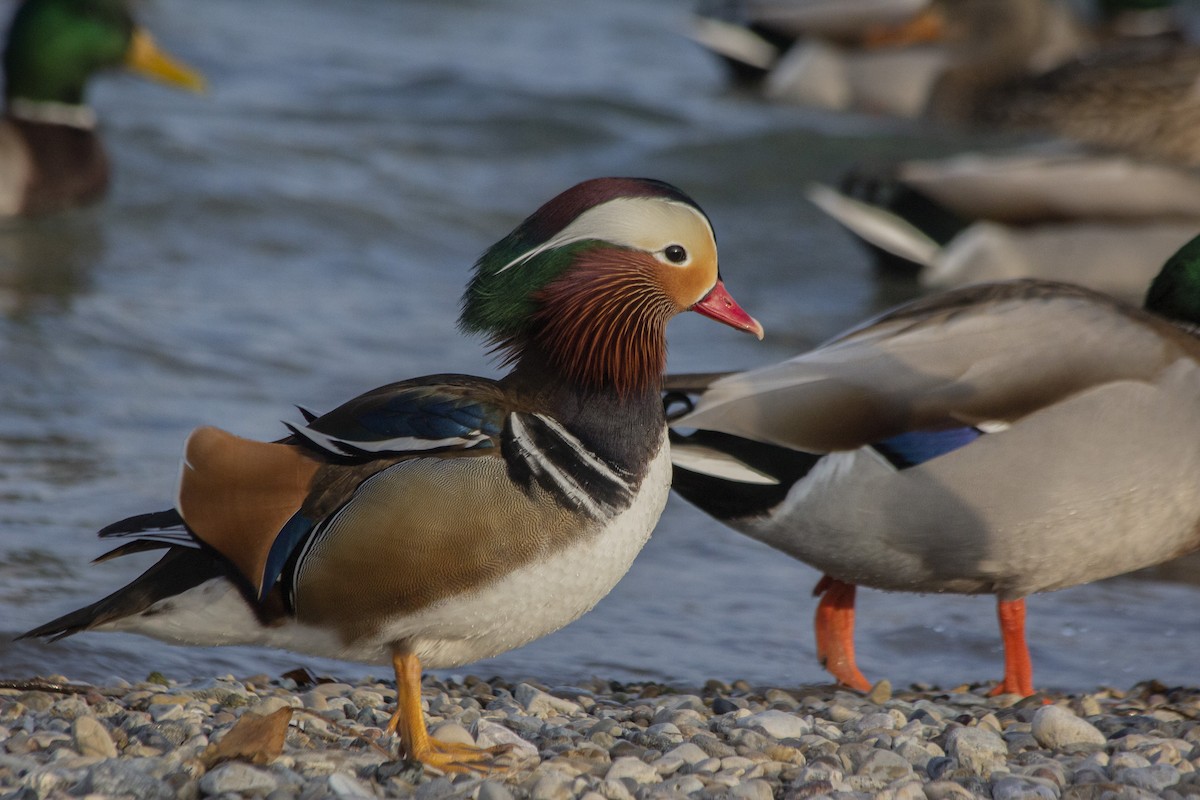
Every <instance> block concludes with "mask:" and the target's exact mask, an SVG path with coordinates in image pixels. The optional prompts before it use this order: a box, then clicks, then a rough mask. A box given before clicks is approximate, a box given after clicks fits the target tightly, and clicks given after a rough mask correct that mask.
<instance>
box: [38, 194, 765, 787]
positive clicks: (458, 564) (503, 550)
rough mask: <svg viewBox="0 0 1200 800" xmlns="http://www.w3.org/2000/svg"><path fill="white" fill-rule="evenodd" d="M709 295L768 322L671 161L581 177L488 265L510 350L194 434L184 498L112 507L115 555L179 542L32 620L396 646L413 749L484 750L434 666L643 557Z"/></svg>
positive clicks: (367, 650) (497, 327)
mask: <svg viewBox="0 0 1200 800" xmlns="http://www.w3.org/2000/svg"><path fill="white" fill-rule="evenodd" d="M686 310H691V311H696V312H699V313H700V314H702V315H705V316H708V317H711V318H712V319H715V320H718V321H720V322H723V323H726V324H728V325H731V326H733V327H734V328H737V329H740V330H743V331H748V332H752V333H754V334H755V335H757V336H759V337H760V338H761V336H762V327H761V326H760V325H759V324H758V322H757V321H755V320H754V319H753V318H752V317H750V316H749V315H747V314H746V313H745V312H744V311H743V310H742V309H741V308H740V307H739V306H738V304H737V303H736V302H735V301H734V300H733V298H732V297H730V295H729V293H728V292H727V291H726V290H725V288H724V284H723V282H722V281H721V278H720V276H719V274H718V272H717V250H716V243H715V240H714V238H713V230H712V227H711V225H710V223H709V220H708V217H707V216H706V215H705V214H704V212H703V211H701V209H700V207H699V206H697V205H696V203H695V202H694V201H693V200H691V199H690V198H689V197H688V196H687V195H685V194H684V193H683V192H681V191H679V190H678V189H676V188H675V187H673V186H671V185H669V184H666V183H662V182H659V181H654V180H642V179H624V178H601V179H595V180H589V181H585V182H583V183H581V184H579V185H577V186H575V187H573V188H571V189H568V190H567V191H565V192H563V193H562V194H560V195H558V196H557V197H555V198H554V199H552V200H550V201H549V202H547V203H546V204H545V205H543V206H542V207H541V208H539V209H538V210H537V211H536V212H534V213H533V214H532V215H531V216H530V217H529V218H527V219H526V220H525V221H524V222H522V223H521V224H520V225H519V226H518V227H517V228H516V229H515V230H513V231H512V232H511V233H510V234H509V235H507V236H506V237H505V238H503V239H502V240H500V242H498V243H497V244H495V245H493V246H492V247H491V248H490V249H488V250H487V251H486V252H485V253H484V254H483V256H482V257H480V259H479V260H478V262H477V263H476V264H475V270H474V275H473V277H472V279H471V280H470V283H469V285H468V287H467V289H466V291H465V293H464V295H463V302H462V310H461V316H460V326H461V328H462V329H463V330H464V331H466V332H470V333H477V334H482V335H483V336H484V337H486V339H487V340H488V341H489V342H490V343H491V344H492V345H493V346H494V348H495V349H496V350H497V351H498V352H499V353H501V354H503V357H504V360H505V363H507V364H509V365H511V370H510V371H509V372H508V373H507V374H506V375H505V376H504V377H502V378H500V379H499V380H492V379H488V378H482V377H473V376H469V375H456V374H439V375H430V376H426V377H421V378H415V379H411V380H405V381H400V382H398V383H391V384H388V385H386V386H382V387H380V388H378V389H375V390H373V391H370V392H367V393H365V394H363V395H361V396H359V397H356V398H354V399H353V400H350V401H349V402H347V403H344V404H343V405H341V406H339V407H337V408H335V409H334V410H333V411H330V412H329V413H326V414H323V415H320V416H317V415H314V414H311V413H305V414H304V416H305V419H304V421H303V422H299V423H295V424H289V425H288V426H287V427H288V429H289V430H290V435H289V436H287V437H286V438H283V439H281V440H279V441H275V442H258V441H251V440H248V439H243V438H240V437H238V436H235V435H233V434H230V433H226V432H224V431H221V430H218V429H216V428H211V427H204V428H200V429H198V430H196V431H194V432H193V433H192V434H191V436H190V437H189V438H188V440H187V443H186V445H185V451H184V457H183V466H182V475H181V478H180V481H179V488H178V494H177V500H176V504H175V507H174V508H173V509H171V510H168V511H161V512H154V513H149V514H143V515H139V516H135V517H131V518H129V519H126V520H122V521H120V522H117V523H115V524H113V525H110V526H108V527H107V528H105V529H104V530H102V531H101V532H100V535H101V536H104V537H123V538H131V541H129V542H128V543H126V544H125V545H123V546H121V547H118V548H117V549H116V550H114V551H112V552H110V553H108V554H107V555H105V556H102V558H109V557H113V556H119V555H125V554H127V553H131V552H138V551H142V550H146V549H155V548H165V549H166V553H165V555H163V556H162V558H161V559H160V560H159V561H158V562H157V563H156V564H155V565H154V566H152V567H151V568H150V569H149V570H148V571H147V572H145V573H144V574H143V575H141V576H140V577H138V578H137V579H136V580H134V581H133V582H132V583H130V584H129V585H128V586H125V587H124V588H121V589H119V590H118V591H116V592H115V593H113V594H112V595H110V596H108V597H106V598H104V599H102V600H100V601H99V602H96V603H94V604H92V605H90V606H87V607H86V608H82V609H79V610H78V611H75V612H73V613H70V614H67V615H65V616H63V617H61V618H59V619H56V620H54V621H52V622H49V623H47V624H45V625H42V626H41V627H38V628H36V629H35V630H32V631H30V632H29V633H27V634H25V635H26V636H49V637H55V638H57V637H61V636H66V635H69V634H73V633H77V632H79V631H83V630H91V629H96V630H115V631H133V632H137V633H142V634H146V635H149V636H153V637H157V638H160V639H164V640H166V641H169V642H179V643H189V644H202V645H221V644H259V645H268V646H273V647H280V648H285V649H288V650H293V651H297V652H302V653H309V654H314V655H319V656H327V657H333V658H340V659H346V660H353V661H365V662H374V663H386V664H391V665H392V666H393V668H394V670H395V675H396V684H397V696H398V698H397V709H396V712H395V714H394V715H393V716H392V718H391V721H390V724H389V725H388V731H389V732H395V733H398V734H399V738H400V744H401V747H402V750H403V752H404V753H406V754H407V756H408V757H409V758H410V759H415V760H419V761H421V762H423V763H425V764H427V765H430V766H434V767H436V768H439V769H443V770H452V771H454V770H470V769H473V768H479V769H485V768H487V767H488V766H489V765H490V764H491V763H492V760H493V756H495V755H497V754H496V753H495V752H491V751H486V750H482V749H478V748H473V747H468V746H463V745H461V744H455V743H444V742H440V741H437V740H436V739H433V738H431V737H430V736H429V734H428V732H427V730H426V727H425V723H424V720H423V717H422V714H421V705H420V703H421V700H420V691H421V684H420V679H421V669H422V667H423V666H425V667H452V666H456V665H460V664H464V663H467V662H470V661H474V660H477V659H481V658H486V657H489V656H492V655H496V654H498V653H501V652H504V651H506V650H509V649H511V648H514V647H518V646H520V645H522V644H525V643H527V642H530V641H532V640H534V639H536V638H538V637H540V636H544V635H546V634H548V633H550V632H552V631H554V630H556V629H558V628H560V627H562V626H563V625H565V624H567V623H568V622H571V621H572V620H575V619H577V618H578V617H579V616H581V615H582V614H583V613H584V612H586V611H588V610H589V609H590V608H591V607H592V606H593V605H594V604H595V603H596V602H598V601H599V600H600V599H601V598H602V597H604V596H605V595H606V594H607V593H608V592H609V591H610V590H611V589H612V588H613V586H614V585H615V584H616V582H617V581H618V580H619V579H620V578H621V576H622V575H624V574H625V572H626V570H627V569H628V568H629V566H630V563H631V562H632V561H633V558H634V556H636V555H637V553H638V551H639V550H640V549H641V547H642V545H643V544H644V543H645V542H646V540H647V538H648V537H649V535H650V532H651V529H652V528H653V527H654V525H655V523H656V521H657V520H658V517H659V515H660V513H661V512H662V509H663V506H664V504H665V503H666V499H667V494H668V492H669V489H670V477H671V466H670V454H669V447H668V445H667V432H666V422H665V419H664V416H663V409H662V405H661V402H660V400H659V392H660V389H661V381H662V373H663V369H664V364H665V360H666V344H665V329H666V324H667V322H668V320H670V319H671V317H673V316H675V315H676V314H677V313H679V312H681V311H686Z"/></svg>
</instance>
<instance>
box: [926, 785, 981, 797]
mask: <svg viewBox="0 0 1200 800" xmlns="http://www.w3.org/2000/svg"><path fill="white" fill-rule="evenodd" d="M924 789H925V796H926V797H927V798H929V800H975V795H974V794H972V793H971V792H969V791H967V790H966V789H964V788H963V787H962V786H959V785H958V784H957V783H955V782H954V781H933V782H932V783H927V784H925V786H924Z"/></svg>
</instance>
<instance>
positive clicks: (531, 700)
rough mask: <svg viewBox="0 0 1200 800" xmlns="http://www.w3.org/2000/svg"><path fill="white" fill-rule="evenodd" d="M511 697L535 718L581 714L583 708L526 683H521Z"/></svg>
mask: <svg viewBox="0 0 1200 800" xmlns="http://www.w3.org/2000/svg"><path fill="white" fill-rule="evenodd" d="M513 697H514V698H516V701H517V702H518V703H520V704H521V706H522V707H524V709H525V710H526V711H528V712H529V713H530V714H533V715H534V716H535V717H550V716H554V715H556V714H581V713H583V708H581V707H580V705H579V704H578V703H576V702H574V701H571V700H565V699H563V698H561V697H555V696H554V695H552V694H549V693H548V692H543V691H542V690H541V689H537V688H534V687H533V686H530V685H529V684H528V683H522V684H520V685H518V686H517V688H516V690H514V691H513Z"/></svg>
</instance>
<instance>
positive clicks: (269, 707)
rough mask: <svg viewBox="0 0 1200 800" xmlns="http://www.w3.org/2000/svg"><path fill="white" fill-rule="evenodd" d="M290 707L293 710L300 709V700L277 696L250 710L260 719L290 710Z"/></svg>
mask: <svg viewBox="0 0 1200 800" xmlns="http://www.w3.org/2000/svg"><path fill="white" fill-rule="evenodd" d="M289 706H290V707H292V708H298V707H299V706H300V698H298V697H295V696H294V695H288V696H286V697H281V696H279V695H275V696H273V697H268V698H267V699H265V700H262V701H260V702H258V703H256V704H255V705H253V706H251V707H250V710H251V711H253V712H254V713H255V714H258V715H259V716H260V717H269V716H271V715H272V714H274V713H275V712H276V711H278V710H279V709H281V708H288V707H289Z"/></svg>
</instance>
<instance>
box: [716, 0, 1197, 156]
mask: <svg viewBox="0 0 1200 800" xmlns="http://www.w3.org/2000/svg"><path fill="white" fill-rule="evenodd" d="M1080 6H1081V4H1079V3H1069V2H1067V1H1066V0H843V1H842V2H837V0H790V1H789V0H724V2H709V3H703V4H701V6H700V8H699V10H698V12H697V15H696V18H695V20H694V23H693V28H692V38H694V39H695V40H696V41H698V42H699V43H701V44H702V45H704V46H705V47H707V48H708V49H710V50H711V51H713V52H714V53H716V54H717V55H718V56H720V57H721V59H722V61H723V62H724V63H726V64H727V65H728V66H729V67H730V70H731V72H732V74H733V76H734V77H735V79H737V80H738V81H739V82H740V83H743V84H752V85H754V86H755V87H757V88H761V90H762V92H763V94H764V95H765V96H766V97H767V98H769V99H771V100H774V101H778V102H786V103H794V104H798V105H804V106H809V107H816V108H823V109H827V110H833V111H857V112H866V113H872V114H884V115H889V116H897V117H904V118H918V117H923V116H930V117H932V118H933V119H935V120H942V121H947V120H948V121H953V122H959V123H972V124H974V123H978V124H981V125H989V126H995V125H997V124H1000V125H1002V126H1005V127H1010V128H1027V129H1033V130H1049V131H1051V132H1056V133H1060V134H1061V135H1066V136H1073V137H1076V138H1080V139H1081V140H1084V141H1098V142H1100V143H1101V144H1106V143H1108V142H1107V141H1106V139H1109V138H1113V139H1119V138H1120V137H1119V136H1116V135H1113V134H1104V133H1103V132H1099V133H1088V132H1087V130H1086V129H1087V128H1088V127H1093V126H1103V125H1110V124H1111V120H1101V121H1100V122H1099V123H1095V122H1090V121H1088V120H1086V119H1076V120H1070V119H1064V120H1062V121H1061V122H1054V121H1055V120H1057V119H1058V118H1059V117H1060V116H1062V117H1068V116H1070V115H1071V114H1072V113H1078V114H1080V115H1081V116H1084V117H1086V113H1085V112H1086V111H1087V109H1088V108H1089V106H1087V105H1086V104H1084V105H1083V107H1082V110H1078V111H1074V109H1077V108H1079V106H1078V104H1079V101H1078V100H1076V99H1075V97H1076V96H1077V95H1079V94H1081V89H1080V87H1078V86H1075V85H1074V84H1075V83H1079V82H1080V78H1079V77H1072V76H1079V75H1080V74H1081V73H1087V72H1088V70H1090V69H1091V66H1090V65H1092V64H1112V65H1113V66H1114V67H1117V73H1115V74H1113V75H1112V76H1111V77H1112V82H1111V83H1110V85H1109V86H1108V87H1107V88H1108V90H1109V92H1110V93H1113V92H1116V93H1122V94H1126V93H1127V92H1125V86H1124V84H1123V83H1122V81H1123V80H1125V79H1126V78H1127V76H1126V75H1125V74H1124V72H1123V70H1125V69H1129V68H1131V64H1130V61H1131V60H1137V59H1134V57H1133V56H1132V55H1130V54H1131V53H1139V52H1141V53H1144V52H1146V51H1150V52H1161V53H1170V54H1172V55H1170V56H1169V58H1170V59H1178V58H1181V57H1183V54H1186V53H1188V52H1189V50H1190V48H1189V47H1188V46H1186V45H1185V44H1184V43H1183V37H1182V35H1181V30H1182V25H1181V21H1180V18H1179V15H1178V14H1177V13H1176V9H1175V7H1174V3H1173V2H1171V1H1170V0H1097V2H1096V3H1095V4H1094V5H1093V6H1092V7H1091V8H1090V12H1091V13H1084V14H1081V13H1080V12H1081V8H1080ZM1083 10H1089V9H1083ZM1138 58H1141V59H1145V58H1146V56H1144V55H1143V56H1139V57H1138ZM1159 58H1167V56H1159ZM1120 64H1124V65H1125V66H1118V65H1120ZM1177 66H1178V65H1175V66H1172V65H1171V64H1163V65H1162V66H1161V67H1160V68H1161V69H1163V70H1166V69H1168V68H1176V67H1177ZM1145 68H1146V69H1147V70H1148V71H1149V72H1151V73H1152V72H1153V71H1154V69H1156V67H1155V66H1154V62H1153V60H1151V61H1150V62H1148V63H1147V64H1146V65H1145ZM1191 74H1193V75H1194V72H1193V73H1191ZM1098 77H1101V76H1098ZM1089 80H1091V78H1087V79H1086V80H1084V81H1083V82H1084V83H1086V82H1087V81H1089ZM1148 82H1149V76H1148V77H1147V79H1146V80H1145V81H1142V80H1141V79H1139V81H1138V84H1136V85H1135V87H1134V88H1135V90H1136V91H1135V92H1134V94H1136V95H1137V96H1140V97H1142V98H1144V100H1143V102H1146V103H1149V104H1155V103H1158V102H1159V101H1157V100H1155V99H1154V95H1156V92H1155V91H1154V90H1153V89H1152V87H1151V86H1149V85H1142V84H1143V83H1148ZM1058 94H1062V95H1064V97H1062V98H1061V99H1060V98H1057V97H1056V95H1058ZM1123 102H1125V103H1130V104H1133V103H1135V102H1136V100H1135V99H1133V98H1127V99H1126V100H1124V101H1123ZM1100 103H1102V100H1101V101H1099V102H1098V104H1097V105H1100ZM1051 122H1054V124H1050V123H1051ZM1144 127H1146V126H1144ZM1181 127H1182V126H1181ZM1129 135H1130V136H1133V135H1134V134H1132V133H1131V134H1129ZM1148 136H1149V134H1147V133H1145V132H1142V133H1141V134H1140V138H1148ZM1115 143H1116V144H1118V145H1119V144H1120V143H1119V141H1117V142H1115ZM1139 152H1140V151H1139Z"/></svg>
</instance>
